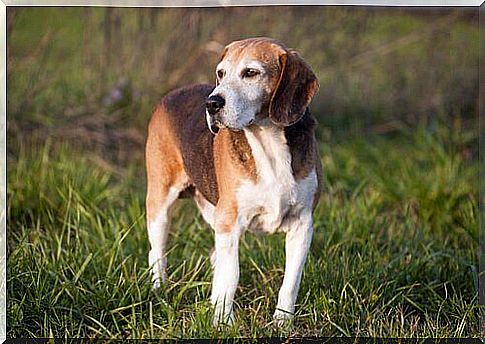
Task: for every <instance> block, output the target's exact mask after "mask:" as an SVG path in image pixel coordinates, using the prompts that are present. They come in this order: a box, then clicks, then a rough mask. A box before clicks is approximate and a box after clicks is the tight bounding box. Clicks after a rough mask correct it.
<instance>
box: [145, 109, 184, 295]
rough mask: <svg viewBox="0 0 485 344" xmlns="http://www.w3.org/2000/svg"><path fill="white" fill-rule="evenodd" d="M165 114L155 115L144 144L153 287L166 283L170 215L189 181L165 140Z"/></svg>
mask: <svg viewBox="0 0 485 344" xmlns="http://www.w3.org/2000/svg"><path fill="white" fill-rule="evenodd" d="M164 120H165V118H164V113H163V112H162V111H159V112H156V113H155V115H154V117H153V119H152V121H151V122H150V126H149V130H148V139H147V144H146V167H147V197H146V216H147V217H146V218H147V227H148V240H149V241H150V246H151V250H150V253H149V254H148V263H149V266H150V268H151V271H152V278H153V287H154V288H158V287H159V286H160V284H161V283H164V282H165V281H166V278H167V275H166V268H167V257H166V250H167V241H168V234H169V229H170V217H171V216H170V215H171V210H172V208H173V205H174V203H175V201H176V200H177V198H178V197H179V195H180V193H181V192H182V191H183V190H184V189H185V188H187V186H188V180H189V178H188V177H187V175H186V173H185V171H184V169H183V165H182V161H181V157H180V154H179V152H178V150H177V147H176V146H175V145H174V144H173V142H170V140H168V139H167V137H170V136H169V135H167V125H166V124H165V123H166V122H165V123H164Z"/></svg>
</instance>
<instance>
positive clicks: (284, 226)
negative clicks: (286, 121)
mask: <svg viewBox="0 0 485 344" xmlns="http://www.w3.org/2000/svg"><path fill="white" fill-rule="evenodd" d="M244 132H245V134H246V137H247V140H248V143H249V145H250V147H251V150H252V154H253V157H254V161H255V163H256V168H257V171H258V181H257V182H256V183H254V182H252V181H250V180H247V181H245V182H243V183H242V184H241V186H240V188H239V189H238V191H237V197H236V198H237V202H238V215H239V216H238V221H239V223H240V225H241V226H242V227H243V228H247V229H248V230H250V231H263V232H266V233H274V232H276V231H287V230H288V228H289V227H290V225H291V223H290V222H291V221H292V219H293V218H294V217H298V215H299V213H300V212H301V210H303V209H305V208H309V207H310V209H311V204H312V201H313V196H314V193H315V190H316V188H317V177H316V173H315V171H314V170H312V171H311V173H310V174H309V175H308V176H307V177H306V178H305V179H303V180H301V181H299V182H298V183H297V182H296V181H295V178H294V177H293V173H292V169H291V154H290V150H289V147H288V145H287V144H286V138H285V136H284V132H283V130H281V129H279V128H277V127H276V126H273V125H268V126H261V127H260V129H256V130H251V129H244Z"/></svg>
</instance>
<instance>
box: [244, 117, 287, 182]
mask: <svg viewBox="0 0 485 344" xmlns="http://www.w3.org/2000/svg"><path fill="white" fill-rule="evenodd" d="M244 134H245V136H246V138H247V140H248V143H249V146H250V147H251V153H252V156H253V158H254V161H255V164H256V169H257V173H258V176H259V178H260V179H261V181H262V182H263V183H264V182H267V183H273V181H275V180H277V181H279V182H280V183H281V184H285V189H287V188H288V187H289V188H290V189H292V188H293V186H294V185H295V179H294V178H293V173H292V168H291V153H290V148H289V147H288V145H287V141H286V137H285V131H284V128H283V127H280V126H277V125H276V124H274V123H273V122H272V121H271V120H270V119H268V118H266V120H264V121H259V122H258V123H257V124H253V125H251V126H249V127H247V128H244ZM276 185H278V184H276ZM275 191H276V190H275Z"/></svg>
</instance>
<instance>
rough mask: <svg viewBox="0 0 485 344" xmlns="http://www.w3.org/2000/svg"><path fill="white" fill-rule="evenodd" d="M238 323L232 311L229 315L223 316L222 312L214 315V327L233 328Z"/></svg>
mask: <svg viewBox="0 0 485 344" xmlns="http://www.w3.org/2000/svg"><path fill="white" fill-rule="evenodd" d="M235 321H236V319H235V317H234V313H233V312H232V311H231V312H229V314H223V313H222V312H217V311H216V313H215V314H214V319H213V320H212V325H213V326H214V327H219V326H232V325H234V322H235Z"/></svg>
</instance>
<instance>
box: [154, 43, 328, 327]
mask: <svg viewBox="0 0 485 344" xmlns="http://www.w3.org/2000/svg"><path fill="white" fill-rule="evenodd" d="M318 89H319V83H318V80H317V77H316V76H315V74H314V73H313V72H312V70H311V68H310V67H309V66H308V65H307V64H306V63H305V62H304V61H303V59H302V58H301V57H300V55H299V54H298V53H297V52H296V51H294V50H292V49H289V48H287V47H286V46H285V45H284V44H283V43H281V42H279V41H277V40H274V39H271V38H266V37H258V38H249V39H244V40H240V41H235V42H232V43H231V44H229V45H227V46H226V47H225V48H224V51H223V53H222V57H221V60H220V62H219V64H218V65H217V68H216V85H215V87H214V86H212V85H205V84H196V85H190V86H186V87H182V88H179V89H176V90H174V91H171V92H169V93H168V94H167V95H166V96H164V97H163V98H162V100H161V101H160V103H159V104H158V105H157V106H156V107H155V109H154V111H153V114H152V117H151V120H150V122H149V126H148V138H147V142H146V169H147V195H146V216H147V227H148V238H149V241H150V246H151V250H150V252H149V255H148V260H149V265H150V267H151V272H152V277H153V286H154V288H158V287H159V286H160V285H161V283H164V282H165V281H166V278H167V275H166V268H167V258H166V249H167V239H168V234H169V226H170V214H171V210H172V208H173V205H174V202H175V201H176V200H177V199H178V198H182V197H189V198H192V199H193V200H194V201H195V203H196V205H197V207H198V208H199V210H200V212H201V214H202V217H203V218H204V220H205V221H206V222H207V223H208V224H209V225H210V226H211V227H212V228H213V230H214V232H215V249H214V251H213V253H212V254H211V263H212V266H213V272H214V276H213V282H212V294H211V303H212V304H213V305H214V324H215V325H218V324H220V323H224V324H232V323H233V322H234V314H233V309H232V308H233V307H232V306H233V300H234V294H235V291H236V288H237V284H238V279H239V258H238V246H239V240H240V236H241V234H242V233H244V232H245V231H252V232H264V233H275V232H284V233H286V251H285V253H286V263H285V274H284V279H283V284H282V286H281V289H280V291H279V294H278V303H277V307H276V311H275V313H274V315H273V318H274V321H275V323H276V324H277V325H283V324H285V323H286V322H288V321H289V320H291V319H292V317H293V314H294V310H295V302H296V298H297V294H298V290H299V286H300V280H301V275H302V270H303V267H304V264H305V261H306V257H307V253H308V250H309V247H310V243H311V239H312V234H313V221H312V214H313V210H314V209H315V206H316V205H317V203H318V199H319V194H320V187H321V174H322V167H321V163H320V157H319V153H318V147H317V142H316V139H315V135H314V129H315V126H316V121H315V119H314V118H313V116H312V115H311V114H310V112H309V109H308V105H309V104H310V102H311V100H312V98H313V96H314V95H315V93H316V92H317V91H318Z"/></svg>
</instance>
